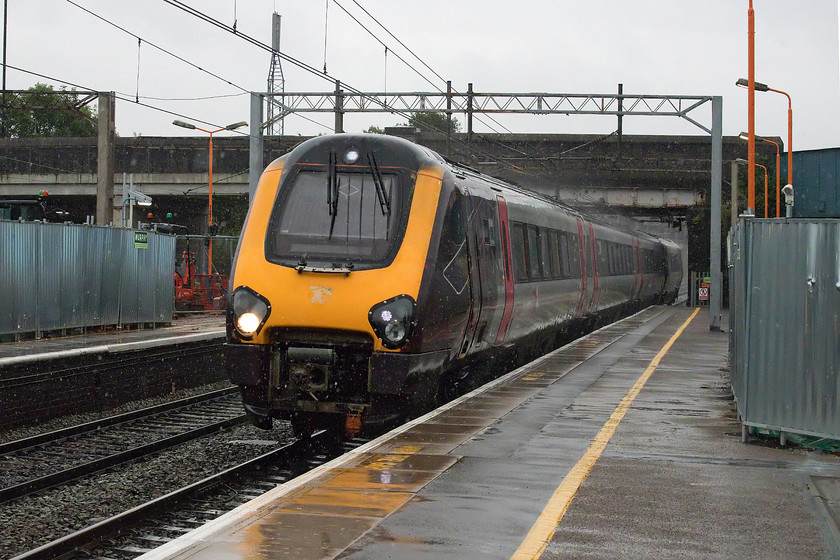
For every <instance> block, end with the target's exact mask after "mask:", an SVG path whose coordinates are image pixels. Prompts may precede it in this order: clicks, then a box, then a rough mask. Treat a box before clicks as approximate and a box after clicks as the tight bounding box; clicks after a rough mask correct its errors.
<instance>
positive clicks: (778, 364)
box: [729, 219, 840, 442]
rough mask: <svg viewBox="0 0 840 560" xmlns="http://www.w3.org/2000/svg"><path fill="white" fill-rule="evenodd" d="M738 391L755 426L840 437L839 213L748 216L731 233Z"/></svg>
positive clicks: (747, 424)
mask: <svg viewBox="0 0 840 560" xmlns="http://www.w3.org/2000/svg"><path fill="white" fill-rule="evenodd" d="M729 261H730V283H729V289H730V300H729V301H730V347H729V348H730V361H731V370H732V390H733V393H734V395H735V399H736V401H737V407H738V414H739V415H740V417H741V421H742V424H743V426H744V432H743V435H744V437H745V438H746V437H747V436H748V434H749V431H750V429H752V428H762V429H768V430H773V431H776V432H778V433H779V435H780V438H781V440H782V441H783V442H784V440H785V438H786V436H787V435H788V434H801V435H806V436H816V437H821V438H828V439H831V440H840V220H837V219H775V220H772V219H771V220H763V219H742V220H741V221H740V222H739V223H738V225H737V227H736V228H735V229H734V230H733V231H732V233H730V237H729Z"/></svg>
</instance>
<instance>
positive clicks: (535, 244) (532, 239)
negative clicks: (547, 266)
mask: <svg viewBox="0 0 840 560" xmlns="http://www.w3.org/2000/svg"><path fill="white" fill-rule="evenodd" d="M527 250H528V276H529V277H530V278H531V280H539V279H541V278H542V277H543V267H542V255H541V254H540V253H542V243H541V242H540V230H539V229H537V228H536V227H534V226H528V243H527Z"/></svg>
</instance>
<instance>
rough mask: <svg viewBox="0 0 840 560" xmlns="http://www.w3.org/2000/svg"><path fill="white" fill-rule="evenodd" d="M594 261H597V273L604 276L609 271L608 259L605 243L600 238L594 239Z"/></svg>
mask: <svg viewBox="0 0 840 560" xmlns="http://www.w3.org/2000/svg"><path fill="white" fill-rule="evenodd" d="M595 250H596V251H597V254H596V262H597V263H598V274H601V275H603V276H606V275H607V273H608V271H609V260H608V258H607V248H606V243H605V242H604V241H602V240H600V239H597V240H596V241H595Z"/></svg>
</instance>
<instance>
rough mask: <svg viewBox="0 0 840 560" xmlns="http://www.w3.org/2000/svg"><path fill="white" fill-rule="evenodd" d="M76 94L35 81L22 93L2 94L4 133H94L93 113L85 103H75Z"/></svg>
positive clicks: (15, 135)
mask: <svg viewBox="0 0 840 560" xmlns="http://www.w3.org/2000/svg"><path fill="white" fill-rule="evenodd" d="M77 102H78V94H77V93H75V91H74V90H70V91H66V90H64V89H63V88H62V89H61V90H60V91H55V90H54V89H53V87H52V86H50V85H46V84H35V85H34V86H33V87H31V88H29V89H28V90H27V91H26V92H24V93H15V94H6V106H5V107H3V111H4V118H3V120H4V121H5V123H4V124H5V129H6V134H7V135H8V136H9V137H11V138H33V137H40V136H96V132H97V125H96V117H95V116H94V114H93V111H92V110H91V108H90V107H88V106H82V107H76V106H75V104H76V103H77Z"/></svg>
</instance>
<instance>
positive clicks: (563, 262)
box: [557, 232, 574, 278]
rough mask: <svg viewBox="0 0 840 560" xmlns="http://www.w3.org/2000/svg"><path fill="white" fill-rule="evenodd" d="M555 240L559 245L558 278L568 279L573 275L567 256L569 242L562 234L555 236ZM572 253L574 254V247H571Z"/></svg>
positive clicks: (569, 258) (569, 259)
mask: <svg viewBox="0 0 840 560" xmlns="http://www.w3.org/2000/svg"><path fill="white" fill-rule="evenodd" d="M557 239H558V243H559V245H560V276H562V277H563V278H569V277H570V276H572V275H574V272H573V271H572V263H571V257H570V256H569V254H570V251H569V243H570V241H569V239H568V236H567V235H566V234H565V233H562V232H559V233H558V234H557ZM572 252H574V247H572Z"/></svg>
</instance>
